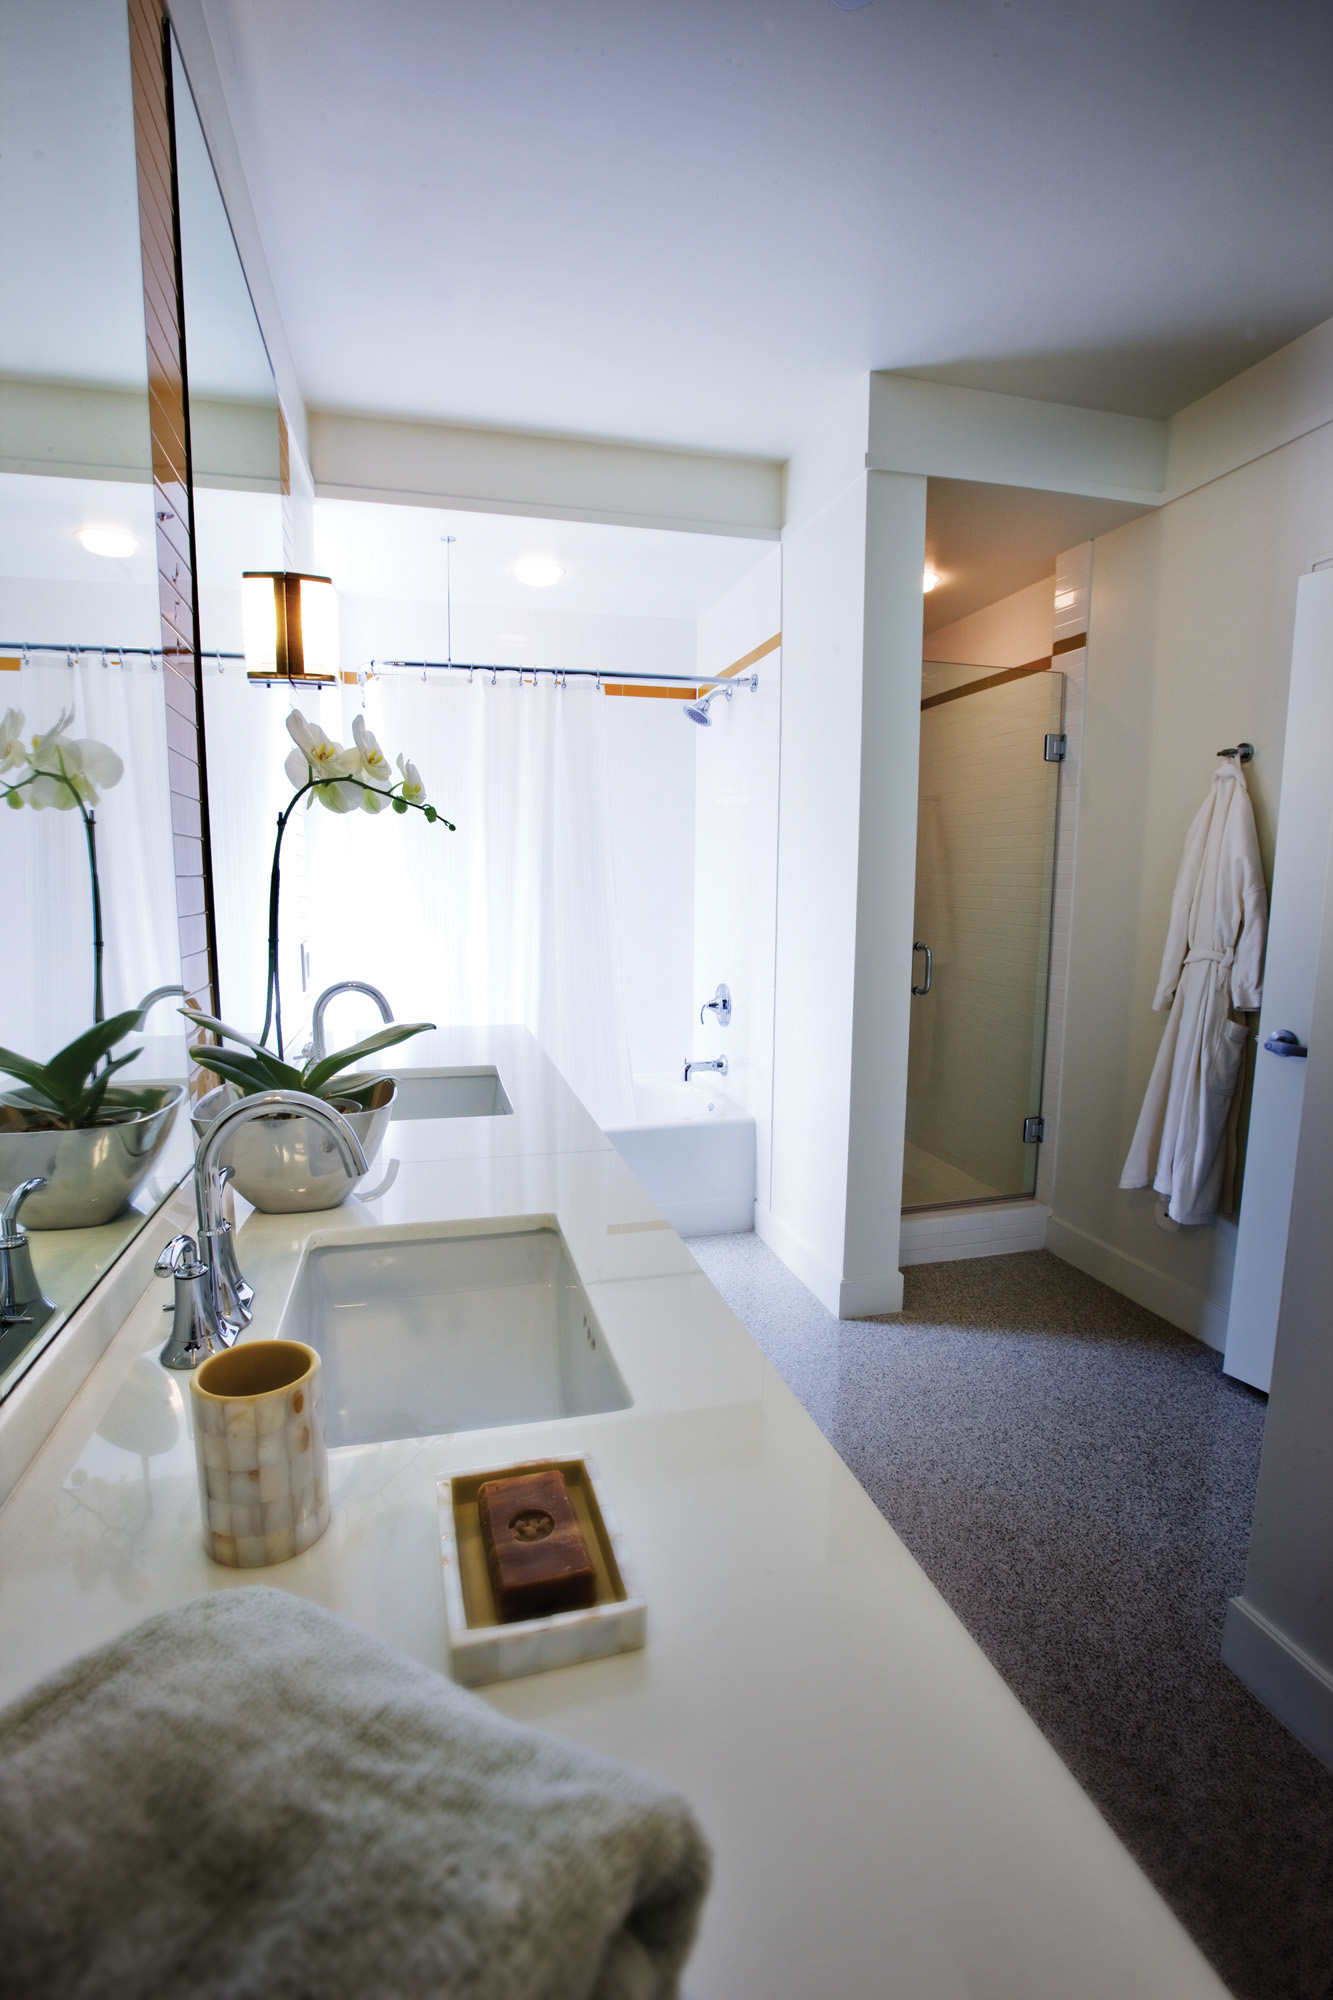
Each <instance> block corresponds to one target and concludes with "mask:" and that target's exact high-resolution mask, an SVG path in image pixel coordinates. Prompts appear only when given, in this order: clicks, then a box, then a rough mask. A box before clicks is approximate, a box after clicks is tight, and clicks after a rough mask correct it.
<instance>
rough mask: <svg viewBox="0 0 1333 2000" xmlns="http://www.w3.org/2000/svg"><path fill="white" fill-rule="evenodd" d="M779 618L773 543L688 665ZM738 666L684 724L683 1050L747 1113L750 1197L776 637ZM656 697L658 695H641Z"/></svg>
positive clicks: (709, 626)
mask: <svg viewBox="0 0 1333 2000" xmlns="http://www.w3.org/2000/svg"><path fill="white" fill-rule="evenodd" d="M781 622H782V556H781V552H780V551H779V550H778V549H774V550H773V552H772V554H771V555H770V556H768V557H767V558H765V560H764V561H763V562H761V563H759V564H758V565H756V567H755V569H754V570H753V571H752V572H751V574H750V575H749V576H747V577H744V578H742V580H741V582H740V583H738V584H736V585H735V586H734V587H733V588H732V589H731V590H729V591H727V593H726V594H725V595H724V596H723V597H722V598H720V599H719V600H718V602H717V603H716V604H715V605H713V606H712V607H711V609H710V610H709V611H707V612H705V614H704V615H703V617H702V618H701V619H700V620H699V628H698V672H699V673H700V674H701V675H705V676H707V675H715V674H720V673H721V672H723V670H724V669H725V668H727V667H729V666H731V665H732V663H733V662H734V661H736V660H739V659H743V658H744V657H745V655H746V654H747V653H750V652H753V651H754V649H755V648H756V647H757V646H761V645H763V644H764V643H765V642H766V641H767V640H769V639H772V638H774V637H775V636H776V635H777V633H778V631H779V629H780V626H781ZM750 671H751V670H748V669H747V671H746V673H745V675H744V677H743V680H742V681H741V682H740V684H738V686H737V689H736V692H735V694H734V695H733V696H732V698H731V700H730V701H725V700H716V701H714V702H713V704H712V707H711V711H710V712H711V715H712V718H713V719H712V724H711V726H710V727H709V728H708V729H694V728H689V725H686V726H687V728H689V734H690V735H691V736H692V737H693V738H694V744H693V750H694V758H695V848H694V856H695V869H694V967H693V985H692V988H691V993H690V1003H691V1013H690V1023H691V1025H690V1037H691V1039H690V1042H689V1044H688V1047H689V1049H690V1052H691V1053H692V1054H693V1055H696V1056H699V1057H713V1056H719V1055H724V1056H726V1058H727V1062H728V1065H729V1068H728V1075H727V1081H726V1084H725V1086H724V1088H725V1090H726V1094H727V1096H728V1097H730V1098H733V1099H734V1100H735V1101H736V1102H737V1103H738V1104H742V1105H744V1107H745V1109H746V1110H747V1111H748V1112H750V1114H751V1116H752V1117H753V1118H754V1120H755V1126H756V1141H757V1144H756V1155H757V1186H758V1191H759V1198H760V1199H761V1200H762V1201H764V1202H765V1203H768V1202H769V1201H770V1199H771V1186H770V1181H771V1172H772V1161H771V1129H772V1097H773V978H774V950H775V944H776V922H777V861H778V757H779V738H780V729H781V710H782V652H781V648H778V649H777V650H776V651H774V652H771V653H767V654H765V656H764V658H763V659H762V660H760V661H759V662H758V664H757V666H756V667H755V668H754V669H753V670H752V671H754V672H755V673H757V674H758V677H759V685H758V688H757V689H756V690H755V692H754V693H753V694H751V693H750V691H749V687H748V681H749V677H750ZM641 705H642V706H656V704H655V703H654V704H647V703H645V704H641ZM719 982H725V984H726V985H727V986H728V987H729V988H730V989H731V999H732V1006H733V1009H734V1012H733V1016H732V1020H731V1024H730V1026H729V1027H728V1028H726V1029H725V1030H723V1029H720V1028H718V1027H717V1026H716V1025H715V1021H714V1017H713V1016H712V1015H710V1016H709V1017H708V1022H707V1025H704V1024H702V1023H701V1022H700V1019H699V1010H700V1008H701V1006H702V1004H703V1002H704V1001H705V1000H711V999H712V997H713V994H714V992H715V991H716V989H717V986H718V984H719Z"/></svg>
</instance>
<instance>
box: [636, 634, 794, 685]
mask: <svg viewBox="0 0 1333 2000" xmlns="http://www.w3.org/2000/svg"><path fill="white" fill-rule="evenodd" d="M781 644H782V634H781V632H775V633H774V634H773V637H772V638H771V639H765V641H764V643H763V645H762V646H756V647H755V649H754V651H753V652H752V653H746V654H744V655H743V656H742V658H740V659H739V660H733V661H732V663H731V665H730V666H729V667H723V669H722V671H721V673H720V674H719V675H718V676H717V678H718V680H720V681H728V680H731V679H732V677H733V676H734V675H736V674H743V673H744V672H745V669H746V668H747V667H753V666H754V665H756V664H757V662H758V661H760V660H762V659H764V658H765V657H766V655H767V654H769V653H775V652H776V651H777V649H778V647H779V646H780V645H781ZM707 692H708V690H707V688H697V687H645V686H644V685H643V684H642V683H641V682H638V681H604V682H603V683H602V693H603V694H619V695H639V696H646V697H647V699H648V700H649V701H698V699H699V697H700V695H701V694H707Z"/></svg>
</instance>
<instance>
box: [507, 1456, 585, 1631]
mask: <svg viewBox="0 0 1333 2000" xmlns="http://www.w3.org/2000/svg"><path fill="white" fill-rule="evenodd" d="M477 1512H478V1515H479V1517H480V1520H481V1539H482V1542H483V1544H484V1546H485V1549H486V1564H487V1567H488V1569H489V1570H490V1573H491V1589H492V1591H493V1592H494V1595H495V1609H496V1614H497V1616H498V1618H499V1620H500V1623H501V1624H502V1625H510V1624H512V1623H513V1622H514V1620H515V1619H517V1618H547V1617H549V1616H550V1615H551V1613H552V1612H554V1611H582V1610H584V1609H586V1607H587V1606H588V1605H590V1604H595V1603H596V1601H597V1575H596V1572H595V1571H594V1569H593V1566H592V1559H591V1557H590V1556H589V1554H588V1545H587V1543H586V1542H585V1541H584V1539H583V1531H582V1529H581V1528H580V1527H579V1524H578V1517H577V1515H576V1514H575V1512H574V1508H573V1505H572V1504H571V1501H570V1498H569V1492H568V1489H567V1488H566V1486H565V1478H564V1474H563V1473H562V1472H561V1471H560V1470H559V1469H558V1467H556V1466H551V1467H549V1468H548V1469H547V1470H545V1471H542V1472H521V1473H516V1474H514V1476H513V1477H512V1478H509V1479H488V1480H487V1481H486V1482H485V1484H484V1485H482V1486H479V1487H478V1488H477Z"/></svg>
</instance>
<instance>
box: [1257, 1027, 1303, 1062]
mask: <svg viewBox="0 0 1333 2000" xmlns="http://www.w3.org/2000/svg"><path fill="white" fill-rule="evenodd" d="M1264 1047H1265V1048H1266V1049H1267V1050H1268V1053H1269V1055H1270V1056H1308V1055H1309V1053H1310V1051H1309V1050H1308V1049H1307V1048H1306V1046H1305V1043H1304V1042H1303V1041H1302V1040H1301V1038H1300V1036H1299V1035H1298V1034H1296V1033H1295V1031H1294V1030H1293V1029H1291V1028H1279V1029H1278V1030H1277V1032H1276V1033H1275V1034H1272V1035H1270V1036H1269V1037H1268V1040H1267V1041H1266V1042H1265V1043H1264Z"/></svg>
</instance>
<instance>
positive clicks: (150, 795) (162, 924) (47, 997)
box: [0, 653, 180, 1082]
mask: <svg viewBox="0 0 1333 2000" xmlns="http://www.w3.org/2000/svg"><path fill="white" fill-rule="evenodd" d="M4 707H14V708H18V709H21V710H22V711H23V714H24V717H25V727H24V734H25V736H32V735H33V734H34V733H37V732H40V731H43V730H46V729H49V728H50V727H51V725H52V724H53V723H54V722H55V720H56V718H57V716H58V715H59V714H60V712H61V710H62V708H63V709H70V708H72V709H73V711H74V722H73V724H72V726H71V730H70V734H71V735H73V736H93V737H96V738H97V739H98V740H99V741H101V742H103V743H109V744H110V745H111V748H112V749H113V750H115V751H116V753H117V754H118V755H119V756H120V757H121V758H122V759H123V761H124V765H125V775H124V777H123V778H122V779H121V781H120V783H119V784H118V785H115V786H113V787H112V788H111V790H109V791H107V792H104V793H103V795H102V797H101V800H100V801H99V803H98V805H97V807H96V811H95V818H96V823H97V861H98V877H99V880H100V882H101V886H102V929H103V934H104V936H105V939H106V949H105V954H104V958H103V988H104V992H105V1000H106V1012H107V1014H108V1015H111V1014H116V1013H119V1012H120V1011H121V1010H123V1009H124V1008H127V1007H132V1006H134V1005H135V1003H136V1002H137V1001H139V1000H141V999H142V998H143V996H144V994H145V993H147V992H149V991H150V990H151V988H153V987H154V986H165V985H168V984H171V983H174V982H175V981H177V980H179V978H180V943H179V936H178V932H177V928H176V876H175V863H174V855H173V846H172V829H171V802H170V798H169V795H168V789H167V724H166V707H165V702H164V697H163V693H162V673H161V670H160V668H159V669H158V671H157V672H153V671H151V670H150V668H149V666H148V664H147V662H146V661H142V662H141V661H137V660H136V661H135V662H134V663H133V664H131V665H126V666H123V667H122V666H113V665H108V666H103V665H102V664H101V661H100V659H98V658H97V656H95V655H89V656H86V663H81V664H79V665H78V666H75V667H73V668H71V667H69V666H67V665H66V663H65V661H64V659H63V658H62V657H61V656H59V655H52V654H42V653H38V654H34V655H33V657H32V659H31V661H30V662H29V664H28V665H26V666H25V667H24V668H23V669H22V670H21V672H19V673H6V674H3V675H0V708H4ZM0 833H2V834H3V839H2V840H0V867H2V868H3V879H4V883H5V900H6V911H5V920H6V925H7V929H8V940H7V943H8V950H7V955H6V964H5V977H4V978H3V979H0V1044H3V1046H4V1047H6V1048H10V1049H16V1050H17V1051H18V1052H19V1054H20V1055H26V1056H32V1057H34V1058H36V1059H37V1060H38V1061H39V1062H44V1061H46V1060H47V1059H48V1058H49V1057H51V1056H53V1055H54V1054H55V1052H56V1050H57V1049H59V1048H63V1047H64V1045H65V1044H66V1043H67V1042H71V1041H73V1039H74V1037H75V1036H76V1035H79V1034H82V1033H83V1031H84V1029H85V1028H89V1027H91V1026H92V1019H93V974H92V964H93V942H92V938H93V932H92V897H91V892H90V888H89V880H88V850H87V846H86V843H85V839H84V830H83V819H82V816H81V815H80V814H79V813H77V812H75V811H73V810H71V811H69V812H57V811H54V810H47V811H45V812H32V811H30V810H28V809H26V808H25V809H24V810H23V811H22V812H13V811H8V812H6V813H5V814H4V818H3V822H0ZM178 1025H179V1023H173V1020H172V1017H171V1015H170V1011H169V1010H168V1009H167V1008H166V1007H165V1006H164V1007H163V1008H162V1009H161V1010H160V1011H159V1012H158V1013H157V1014H156V1015H155V1016H154V1019H153V1021H152V1022H151V1023H150V1032H153V1033H158V1034H162V1033H167V1032H170V1031H171V1029H172V1028H173V1026H178ZM126 1081H127V1082H132V1081H133V1076H132V1074H130V1073H128V1072H127V1075H126Z"/></svg>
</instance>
